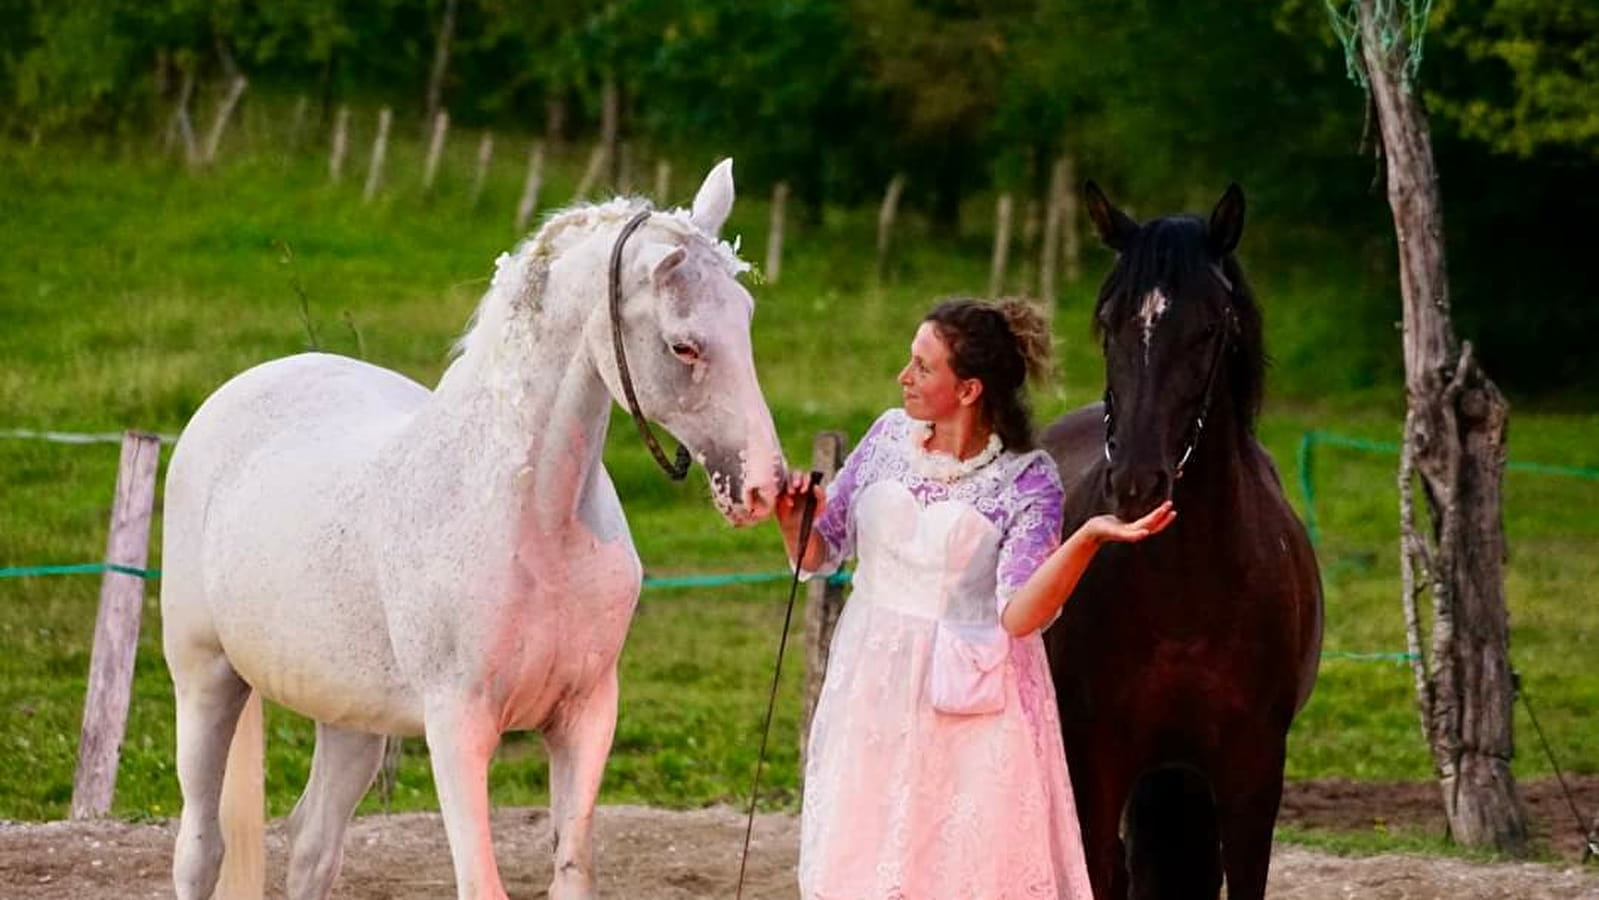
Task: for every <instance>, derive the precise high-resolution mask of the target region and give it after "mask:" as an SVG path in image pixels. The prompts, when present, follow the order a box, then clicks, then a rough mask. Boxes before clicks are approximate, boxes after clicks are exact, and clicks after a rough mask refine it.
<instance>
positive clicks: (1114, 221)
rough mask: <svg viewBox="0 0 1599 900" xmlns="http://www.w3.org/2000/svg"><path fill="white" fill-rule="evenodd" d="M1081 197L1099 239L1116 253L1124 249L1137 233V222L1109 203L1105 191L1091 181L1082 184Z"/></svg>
mask: <svg viewBox="0 0 1599 900" xmlns="http://www.w3.org/2000/svg"><path fill="white" fill-rule="evenodd" d="M1083 198H1084V199H1085V200H1087V201H1088V218H1090V219H1092V220H1093V222H1094V230H1095V231H1098V232H1099V239H1100V240H1101V241H1103V242H1104V243H1105V246H1107V247H1109V248H1110V249H1112V250H1115V251H1116V252H1117V253H1120V252H1122V251H1123V250H1126V249H1127V246H1128V245H1129V244H1131V243H1132V241H1133V235H1135V234H1137V233H1138V223H1137V222H1134V221H1133V220H1132V219H1131V218H1129V217H1128V215H1127V214H1126V213H1124V212H1122V211H1121V210H1119V209H1117V208H1116V207H1115V206H1113V205H1111V202H1110V200H1109V199H1108V198H1106V196H1105V192H1104V191H1102V190H1100V189H1099V185H1097V184H1095V183H1093V182H1092V181H1090V182H1088V183H1087V184H1085V185H1083Z"/></svg>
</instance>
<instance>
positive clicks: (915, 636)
mask: <svg viewBox="0 0 1599 900" xmlns="http://www.w3.org/2000/svg"><path fill="white" fill-rule="evenodd" d="M919 429H920V423H917V422H914V421H913V420H911V419H910V418H908V417H907V416H906V415H905V413H904V411H902V410H897V409H896V410H891V411H889V412H887V413H885V414H884V415H883V416H882V417H881V418H879V419H878V420H877V422H876V423H875V424H874V425H873V426H872V428H871V430H870V431H869V432H868V433H867V435H866V437H865V438H864V439H863V440H862V441H861V444H860V445H859V446H858V447H857V448H856V449H855V451H854V452H853V453H852V454H851V455H850V457H849V459H848V460H847V461H846V463H845V465H844V468H843V470H842V471H841V472H840V473H839V476H838V478H837V479H836V480H835V482H834V484H833V486H832V488H831V489H830V491H829V502H828V506H827V509H826V510H825V512H824V513H823V516H822V517H821V519H819V520H818V522H817V529H818V533H819V534H820V535H821V536H822V537H824V538H825V539H826V541H827V545H828V550H829V562H828V565H827V566H826V567H825V568H824V569H823V570H822V571H831V570H832V569H834V568H836V567H837V564H838V562H839V561H840V560H843V559H846V558H849V557H855V558H857V559H858V560H859V565H858V568H857V569H856V571H855V574H854V590H853V593H852V594H851V597H850V600H849V602H848V604H846V606H845V608H844V611H843V615H842V616H841V618H840V619H839V623H838V628H837V631H836V632H835V633H834V636H833V644H832V650H831V654H830V657H829V661H828V667H827V677H826V680H825V682H824V684H823V686H822V693H821V698H820V700H819V701H818V704H817V708H816V715H815V719H814V720H813V722H812V725H811V733H810V743H809V748H808V756H807V764H806V769H805V796H804V807H803V812H802V819H801V843H800V862H799V881H800V893H801V895H802V896H803V897H805V898H807V900H812V898H815V900H821V898H826V900H878V898H883V900H887V898H896V900H899V898H905V900H937V898H951V900H954V898H963V900H964V898H971V900H1001V898H1022V897H1027V898H1033V897H1048V898H1054V897H1070V898H1084V900H1086V898H1089V897H1091V896H1092V892H1091V890H1090V888H1089V883H1088V875H1087V872H1086V870H1085V868H1084V863H1083V851H1082V840H1081V838H1080V836H1079V833H1078V825H1077V813H1076V809H1075V807H1074V805H1073V802H1072V790H1071V780H1070V777H1069V776H1068V774H1067V770H1066V757H1065V753H1064V751H1063V749H1062V746H1061V735H1060V721H1059V717H1058V713H1057V711H1056V706H1055V693H1054V688H1053V685H1052V683H1051V681H1050V675H1049V666H1048V664H1047V662H1046V660H1045V657H1044V645H1043V641H1042V639H1041V638H1040V637H1039V635H1038V634H1037V633H1034V634H1030V635H1027V636H1026V637H1021V638H1011V637H1009V636H1008V635H1006V634H1005V633H1004V632H1003V630H1002V629H1000V628H999V624H998V619H999V611H1000V609H1001V608H1002V607H1003V605H1004V603H1005V601H1006V599H1007V598H1008V597H1009V596H1010V595H1011V594H1012V593H1013V592H1014V591H1015V590H1016V589H1017V588H1018V587H1020V586H1021V585H1022V583H1024V582H1025V581H1026V580H1027V577H1028V576H1029V575H1031V574H1032V572H1033V571H1034V570H1035V569H1036V568H1037V567H1038V565H1039V563H1041V562H1042V561H1043V560H1044V558H1045V557H1047V556H1048V554H1049V553H1050V551H1052V550H1053V549H1054V548H1055V547H1056V546H1057V545H1058V543H1059V527H1060V517H1061V486H1060V481H1059V477H1058V475H1057V474H1056V471H1055V467H1054V464H1053V462H1051V460H1050V459H1049V457H1048V456H1047V455H1045V454H1043V453H1041V452H1037V451H1034V452H1031V453H1026V454H1015V453H1010V452H1005V453H1001V454H1000V455H999V456H998V457H997V458H994V459H993V460H992V461H991V462H988V463H987V464H985V465H983V466H982V467H980V468H977V469H975V470H974V471H968V472H965V473H952V472H949V471H947V470H946V471H945V472H943V473H938V472H936V471H934V470H933V469H932V468H930V466H929V465H927V464H925V462H924V461H923V460H924V458H925V451H923V450H922V449H921V448H920V446H919V441H917V440H916V437H917V434H918V432H919ZM944 459H946V460H947V459H948V458H947V457H946V458H944ZM996 649H997V656H996ZM935 659H936V660H937V662H936V663H935ZM991 667H992V668H991ZM935 686H936V687H937V688H938V690H937V692H936V697H937V699H938V705H937V706H935V704H934V699H935V691H934V688H935ZM996 706H997V709H995V707H996ZM948 709H966V710H967V711H966V712H948V711H945V710H948ZM974 709H975V710H982V711H977V712H972V711H971V710H974Z"/></svg>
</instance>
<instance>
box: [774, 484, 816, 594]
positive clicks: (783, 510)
mask: <svg viewBox="0 0 1599 900" xmlns="http://www.w3.org/2000/svg"><path fill="white" fill-rule="evenodd" d="M806 494H810V495H812V496H814V497H815V498H816V512H815V513H814V514H813V516H812V517H811V524H812V529H811V534H810V540H809V541H808V542H807V543H806V547H805V551H804V553H803V555H802V554H801V553H800V551H799V532H800V519H801V517H803V516H804V514H805V496H806ZM826 507H827V490H826V489H825V488H823V487H822V484H821V482H820V481H817V482H815V483H814V484H813V483H812V480H811V473H809V472H803V471H801V472H790V473H789V475H788V482H787V484H785V485H784V487H783V491H782V493H780V494H778V495H777V505H776V507H775V508H774V510H773V513H772V515H773V517H774V518H775V519H777V527H778V529H779V530H780V531H782V532H783V544H784V546H786V547H787V548H788V558H789V561H790V562H792V563H794V564H795V565H796V566H798V567H799V568H801V569H803V570H805V571H807V572H814V571H816V570H817V569H819V568H821V566H822V564H823V563H825V562H826V561H827V550H826V546H825V544H826V542H825V541H824V540H823V539H822V536H821V535H819V534H817V533H816V529H815V523H816V522H817V520H819V519H821V517H822V510H823V509H825V508H826Z"/></svg>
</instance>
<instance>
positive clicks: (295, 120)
mask: <svg viewBox="0 0 1599 900" xmlns="http://www.w3.org/2000/svg"><path fill="white" fill-rule="evenodd" d="M310 106H311V101H310V100H309V99H307V98H306V96H305V95H304V94H301V95H300V97H299V99H297V100H295V101H294V112H293V113H291V114H290V115H289V139H288V140H287V141H286V142H285V145H284V150H283V155H284V156H290V155H292V154H294V153H297V152H299V150H300V134H301V132H303V131H304V130H305V114H306V111H307V110H308V109H309V108H310Z"/></svg>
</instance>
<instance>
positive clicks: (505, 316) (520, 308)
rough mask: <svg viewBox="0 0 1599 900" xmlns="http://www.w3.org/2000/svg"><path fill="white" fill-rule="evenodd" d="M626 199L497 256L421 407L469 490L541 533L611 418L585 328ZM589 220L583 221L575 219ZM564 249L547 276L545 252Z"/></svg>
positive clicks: (568, 502)
mask: <svg viewBox="0 0 1599 900" xmlns="http://www.w3.org/2000/svg"><path fill="white" fill-rule="evenodd" d="M629 211H630V209H629V207H628V206H627V205H625V204H623V203H609V204H605V205H604V206H598V207H587V208H583V209H580V210H574V211H572V212H569V213H566V214H564V215H562V216H559V217H557V218H555V219H553V220H551V221H550V223H549V224H547V225H546V226H545V227H544V228H543V229H541V230H540V232H539V234H538V235H537V236H536V237H535V238H533V239H532V240H530V241H528V242H526V243H524V244H523V245H522V246H521V247H519V248H518V249H517V251H516V252H515V253H514V254H507V255H503V256H501V258H500V260H499V264H498V269H497V271H496V273H495V276H494V281H493V285H492V287H491V288H490V290H489V293H488V295H487V296H485V297H484V300H483V302H482V304H481V305H480V306H479V308H478V311H477V313H476V315H475V317H474V323H473V326H472V328H471V330H470V331H469V332H468V334H467V335H466V336H465V337H463V338H462V342H461V347H460V355H459V357H458V358H457V359H456V360H455V362H454V363H452V364H451V366H450V367H449V369H448V370H446V372H445V373H444V377H443V378H442V379H440V382H439V386H438V388H437V390H435V392H434V396H433V398H432V400H431V401H430V403H429V407H430V408H429V409H428V410H427V411H426V412H424V413H423V416H425V417H427V418H430V419H435V420H438V419H442V420H443V422H442V423H441V422H438V421H435V422H432V423H427V424H424V425H423V426H422V427H423V428H430V429H431V428H437V426H438V425H440V424H443V425H444V427H443V428H442V429H439V430H438V431H435V433H445V434H447V435H448V436H449V439H448V440H446V441H445V442H444V444H443V445H441V446H440V447H439V451H440V454H441V455H442V456H444V457H448V458H453V459H450V460H440V461H439V464H441V465H452V464H453V465H456V466H459V470H460V473H461V477H462V478H463V479H468V481H467V483H466V489H467V496H474V495H476V494H477V492H478V491H479V490H481V491H483V492H484V496H482V497H481V502H483V503H487V504H490V505H491V507H493V506H499V507H501V508H505V507H506V505H509V507H510V508H511V509H512V510H514V511H515V513H516V514H517V517H518V518H520V519H521V520H522V521H523V523H524V525H526V526H532V527H534V528H536V529H537V530H539V531H542V532H551V531H554V530H555V529H558V528H560V527H562V525H563V524H564V523H566V522H570V521H571V520H572V518H573V517H574V516H578V515H582V514H583V506H584V501H585V499H586V496H587V495H588V493H589V492H590V491H591V490H592V489H593V486H594V484H595V476H596V471H595V470H596V468H597V467H598V466H599V464H600V455H601V451H602V450H603V449H604V445H605V436H606V430H607V426H608V423H609V420H610V417H609V410H610V405H611V396H610V393H609V392H608V391H607V390H606V387H605V384H604V382H603V381H602V380H601V379H600V376H599V373H598V371H597V370H596V368H595V362H594V360H593V359H592V358H591V356H590V355H589V352H588V343H587V341H586V340H585V334H584V332H585V330H586V328H587V327H588V325H589V323H590V320H591V318H592V317H593V316H595V315H604V314H605V310H606V308H607V297H606V294H605V290H606V285H607V262H608V259H607V256H608V252H609V249H610V242H609V241H604V240H595V239H594V237H595V234H596V232H598V233H602V234H606V235H614V234H615V233H616V231H617V230H618V229H619V228H620V225H621V224H622V223H623V222H625V220H626V216H627V214H628V213H629ZM574 226H588V227H574ZM557 252H560V253H561V254H562V255H563V260H562V265H561V266H560V270H561V271H560V274H559V276H558V277H552V272H551V271H550V263H551V260H552V258H553V256H554V255H555V254H556V253H557Z"/></svg>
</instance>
